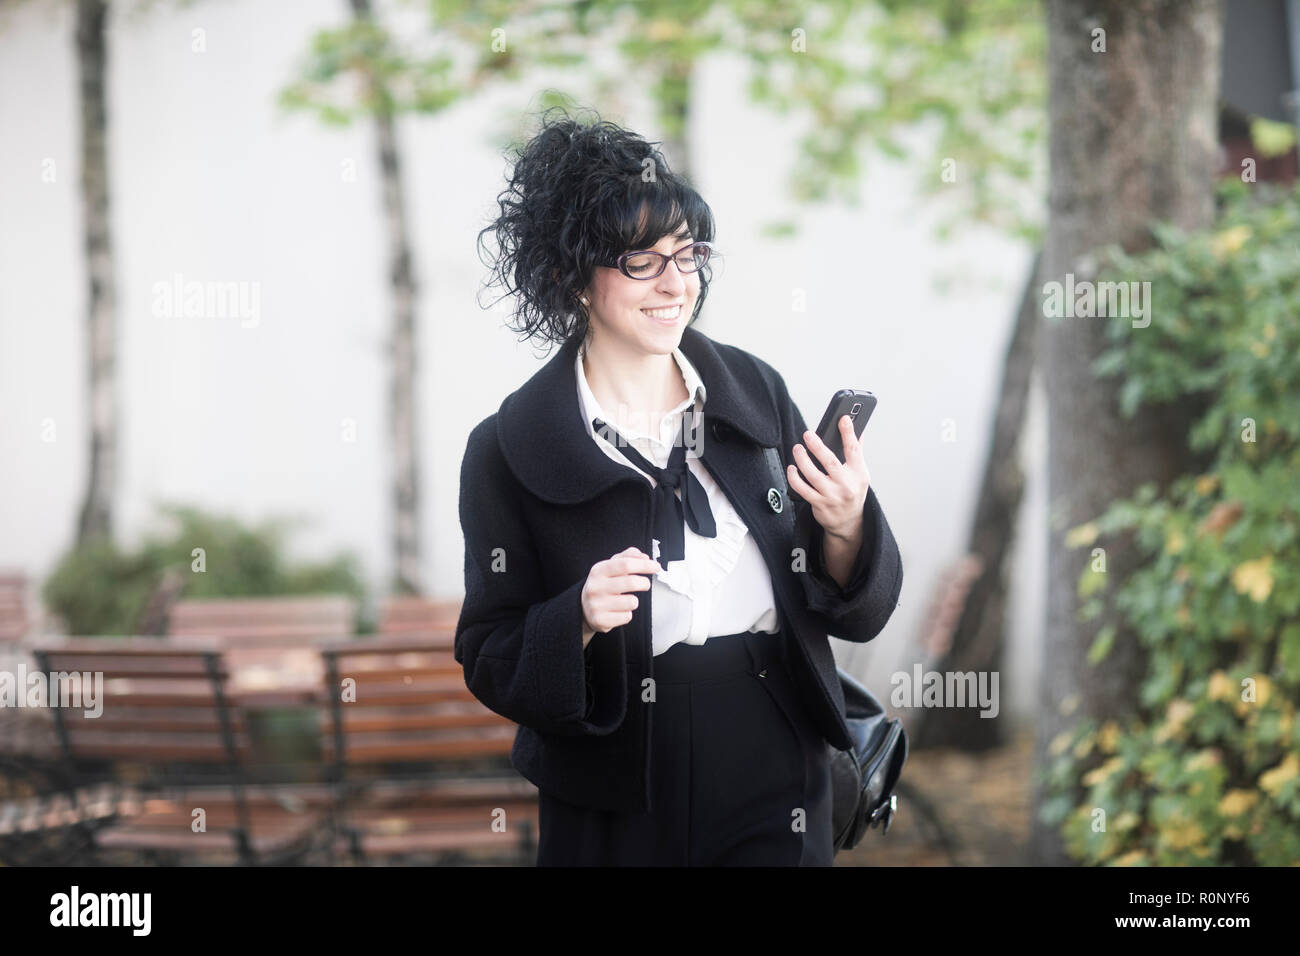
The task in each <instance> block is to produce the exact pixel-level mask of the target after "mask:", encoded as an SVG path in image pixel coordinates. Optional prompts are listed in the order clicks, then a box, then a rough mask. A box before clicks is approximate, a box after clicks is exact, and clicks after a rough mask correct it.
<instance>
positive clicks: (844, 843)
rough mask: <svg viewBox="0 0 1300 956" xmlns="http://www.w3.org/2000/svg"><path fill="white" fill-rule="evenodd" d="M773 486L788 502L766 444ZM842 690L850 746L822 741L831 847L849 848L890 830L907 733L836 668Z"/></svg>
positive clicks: (780, 472)
mask: <svg viewBox="0 0 1300 956" xmlns="http://www.w3.org/2000/svg"><path fill="white" fill-rule="evenodd" d="M764 452H765V453H766V455H767V463H768V467H769V469H770V470H771V472H772V480H773V483H774V485H775V487H777V488H780V489H781V490H782V492H783V494H784V495H785V499H786V501H791V500H792V499H791V497H790V492H789V487H788V484H787V482H786V479H785V469H784V468H782V467H781V459H780V455H779V454H778V452H777V450H776V449H775V448H765V449H764ZM836 670H837V672H838V674H839V678H840V689H841V690H842V691H843V693H844V719H845V723H847V724H848V728H849V739H850V740H852V741H853V746H852V747H851V748H849V749H848V750H840V749H839V748H837V747H834V746H832V745H831V744H830V743H827V744H826V749H827V751H828V756H829V758H830V769H831V825H832V829H833V831H834V834H835V851H836V852H837V853H838V852H839V851H840V850H844V849H848V850H851V849H853V848H854V847H855V846H857V845H858V842H859V841H860V840H861V839H862V836H863V834H864V833H866V832H867V830H868V829H869V828H874V827H876V826H877V825H879V826H881V827H882V829H881V831H880V832H881V833H888V832H889V824H890V823H891V822H892V821H893V818H894V811H895V810H896V809H897V808H898V798H897V797H896V796H895V795H894V787H895V786H896V785H897V784H898V778H899V777H900V776H901V775H902V773H903V764H904V763H906V761H907V732H906V731H905V730H904V729H903V723H902V721H900V720H899V719H898V718H896V717H886V716H885V709H884V708H883V707H882V706H881V705H880V701H878V700H876V698H875V696H874V695H873V694H872V693H871V692H870V691H869V690H867V689H866V688H865V687H863V686H862V685H861V684H859V683H858V682H857V681H855V680H854V679H853V678H852V677H850V676H849V675H848V674H846V673H845V672H844V671H843V669H840V668H837V669H836Z"/></svg>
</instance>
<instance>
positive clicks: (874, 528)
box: [760, 360, 903, 644]
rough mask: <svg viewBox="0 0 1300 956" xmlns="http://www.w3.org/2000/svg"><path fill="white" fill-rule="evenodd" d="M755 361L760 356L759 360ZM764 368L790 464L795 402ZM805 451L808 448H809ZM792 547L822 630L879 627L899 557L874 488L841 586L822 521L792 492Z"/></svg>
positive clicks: (889, 606) (851, 634)
mask: <svg viewBox="0 0 1300 956" xmlns="http://www.w3.org/2000/svg"><path fill="white" fill-rule="evenodd" d="M760 362H761V360H760ZM762 366H766V368H765V369H764V371H765V372H766V373H767V374H768V375H769V376H770V378H771V380H772V381H773V382H774V387H775V393H776V399H777V411H778V414H779V415H780V418H781V463H782V465H783V466H786V467H788V466H789V465H791V464H794V463H795V461H794V446H795V444H796V443H803V444H804V445H805V446H806V445H807V442H805V441H804V438H803V433H804V432H805V431H806V430H807V428H808V426H807V425H806V424H805V423H804V418H803V415H802V414H800V412H799V407H798V406H797V405H795V403H794V402H793V400H791V398H790V393H789V391H788V389H787V388H786V384H785V380H784V379H783V378H782V377H781V375H780V373H779V372H777V371H776V370H775V369H774V368H772V367H771V366H770V365H767V364H766V363H761V365H760V367H762ZM809 454H811V451H810V452H809ZM793 500H794V503H795V523H794V547H795V548H803V549H804V552H803V553H804V555H805V556H806V567H807V570H805V571H803V572H801V573H799V574H798V575H797V577H798V579H799V582H800V584H801V585H802V586H803V591H804V596H805V597H806V598H807V601H808V609H809V610H810V611H812V612H813V613H814V614H815V615H817V616H819V618H820V619H821V620H822V622H823V624H824V625H825V628H826V632H827V633H828V634H830V635H832V636H834V637H838V638H840V639H842V640H846V641H854V642H856V643H859V644H865V643H866V642H867V641H870V640H871V639H872V638H874V637H875V636H876V635H877V634H879V633H880V632H881V630H883V629H884V626H885V623H886V622H887V621H888V620H889V618H890V615H892V614H893V613H894V608H895V607H897V606H898V596H899V593H900V592H901V590H902V587H903V559H902V556H901V555H900V554H899V552H898V544H897V542H895V541H894V534H893V532H892V531H891V530H890V528H889V522H887V521H886V520H885V513H884V511H882V510H881V507H880V501H879V499H878V498H877V497H876V490H875V488H870V489H868V491H867V500H866V502H865V503H864V505H863V509H862V549H861V550H860V551H859V552H858V556H857V559H856V560H855V561H854V564H853V569H852V572H851V573H850V578H849V582H848V587H845V588H841V587H840V586H839V584H837V583H836V581H835V579H834V578H832V577H831V576H830V575H829V574H828V573H827V572H826V569H825V567H824V566H823V563H822V536H823V530H822V526H821V525H820V524H818V523H817V519H816V518H815V517H813V513H812V506H811V505H810V504H808V502H806V501H804V500H803V499H802V498H798V497H795V498H794V499H793Z"/></svg>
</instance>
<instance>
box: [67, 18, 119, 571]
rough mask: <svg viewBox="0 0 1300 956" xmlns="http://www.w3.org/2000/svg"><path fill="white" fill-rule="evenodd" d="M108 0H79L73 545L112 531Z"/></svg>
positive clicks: (113, 300)
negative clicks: (81, 268) (78, 420)
mask: <svg viewBox="0 0 1300 956" xmlns="http://www.w3.org/2000/svg"><path fill="white" fill-rule="evenodd" d="M107 20H108V5H107V3H106V2H105V0H78V3H77V70H78V79H79V90H80V97H81V207H82V223H83V229H84V230H85V233H84V235H85V248H86V275H87V278H88V279H89V293H88V297H87V301H86V315H87V320H88V321H87V324H86V345H87V398H88V408H87V411H88V416H87V417H88V420H89V423H90V468H89V471H88V478H87V483H86V491H85V496H84V497H83V498H82V503H81V513H80V516H79V517H78V519H77V545H78V547H80V546H81V545H84V544H85V543H86V542H87V541H89V540H90V539H91V538H94V537H105V538H111V537H112V534H113V499H114V497H115V496H116V492H117V430H118V406H117V293H116V288H115V286H114V283H113V244H112V237H111V235H110V232H109V215H108V156H107V153H108V150H107V141H108V111H107V109H106V106H105V102H106V95H105V90H104V75H105V72H106V66H107V39H106V33H107Z"/></svg>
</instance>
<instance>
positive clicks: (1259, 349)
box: [1250, 342, 1268, 358]
mask: <svg viewBox="0 0 1300 956" xmlns="http://www.w3.org/2000/svg"><path fill="white" fill-rule="evenodd" d="M1250 354H1251V355H1253V356H1255V358H1268V346H1267V345H1265V344H1264V343H1263V342H1251V343H1250Z"/></svg>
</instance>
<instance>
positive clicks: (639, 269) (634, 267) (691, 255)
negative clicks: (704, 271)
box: [623, 243, 709, 278]
mask: <svg viewBox="0 0 1300 956" xmlns="http://www.w3.org/2000/svg"><path fill="white" fill-rule="evenodd" d="M668 259H669V257H668V256H665V255H664V254H663V253H659V252H638V253H637V254H636V255H632V256H628V257H627V259H625V260H624V262H623V265H624V267H625V268H626V269H627V271H628V272H629V273H631V274H632V275H633V276H634V277H638V278H639V277H642V276H646V277H649V276H652V275H657V274H658V273H660V272H663V270H664V269H666V268H667V267H668ZM676 259H677V268H678V269H680V270H681V271H682V272H695V271H697V270H698V269H701V268H703V266H704V264H705V263H706V262H708V261H709V247H708V246H706V245H703V244H700V243H696V244H695V245H692V246H688V247H687V248H686V249H683V250H682V251H681V252H679V253H678V254H677V256H676Z"/></svg>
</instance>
